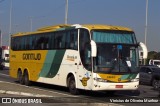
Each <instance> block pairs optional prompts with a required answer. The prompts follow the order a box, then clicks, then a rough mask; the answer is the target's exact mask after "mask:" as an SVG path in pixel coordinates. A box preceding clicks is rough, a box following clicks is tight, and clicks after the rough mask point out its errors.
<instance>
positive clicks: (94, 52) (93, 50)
mask: <svg viewBox="0 0 160 106" xmlns="http://www.w3.org/2000/svg"><path fill="white" fill-rule="evenodd" d="M90 44H91V56H92V57H96V56H97V45H96V43H95V41H93V40H91V43H90Z"/></svg>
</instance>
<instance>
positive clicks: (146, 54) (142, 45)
mask: <svg viewBox="0 0 160 106" xmlns="http://www.w3.org/2000/svg"><path fill="white" fill-rule="evenodd" d="M139 46H140V47H141V48H142V52H143V56H142V57H143V59H147V56H148V50H147V47H146V45H145V44H144V43H142V42H139Z"/></svg>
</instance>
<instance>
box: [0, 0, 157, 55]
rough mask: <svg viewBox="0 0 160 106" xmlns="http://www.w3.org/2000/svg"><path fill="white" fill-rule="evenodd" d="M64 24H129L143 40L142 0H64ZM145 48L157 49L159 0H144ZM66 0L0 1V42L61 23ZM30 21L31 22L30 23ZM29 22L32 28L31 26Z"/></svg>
mask: <svg viewBox="0 0 160 106" xmlns="http://www.w3.org/2000/svg"><path fill="white" fill-rule="evenodd" d="M68 1H69V3H68V6H69V8H68V24H106V25H118V26H125V27H129V28H131V29H133V30H134V32H135V34H136V37H137V40H138V42H144V38H145V21H146V20H145V19H146V0H68ZM148 1H149V3H148V27H147V28H148V30H147V47H148V51H157V52H160V43H159V42H160V33H159V31H160V0H148ZM65 3H66V0H12V9H10V7H11V6H10V4H11V0H0V29H1V31H2V35H3V37H2V45H8V42H9V25H10V10H12V15H11V16H12V21H11V22H12V23H11V26H12V27H11V33H12V34H13V33H17V32H28V31H31V30H32V31H35V30H36V29H38V28H40V27H44V26H51V25H56V24H64V23H65V21H64V17H65ZM31 23H32V24H31ZM31 25H32V27H31Z"/></svg>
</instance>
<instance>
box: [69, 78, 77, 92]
mask: <svg viewBox="0 0 160 106" xmlns="http://www.w3.org/2000/svg"><path fill="white" fill-rule="evenodd" d="M68 88H69V92H70V93H71V94H73V95H77V94H79V91H78V89H77V88H76V83H75V79H74V76H73V75H72V76H70V77H69V78H68Z"/></svg>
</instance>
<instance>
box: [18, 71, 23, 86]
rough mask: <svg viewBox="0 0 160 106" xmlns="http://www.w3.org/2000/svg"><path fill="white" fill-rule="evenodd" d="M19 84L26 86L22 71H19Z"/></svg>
mask: <svg viewBox="0 0 160 106" xmlns="http://www.w3.org/2000/svg"><path fill="white" fill-rule="evenodd" d="M18 82H19V83H20V84H24V78H23V74H22V71H20V70H19V71H18Z"/></svg>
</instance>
